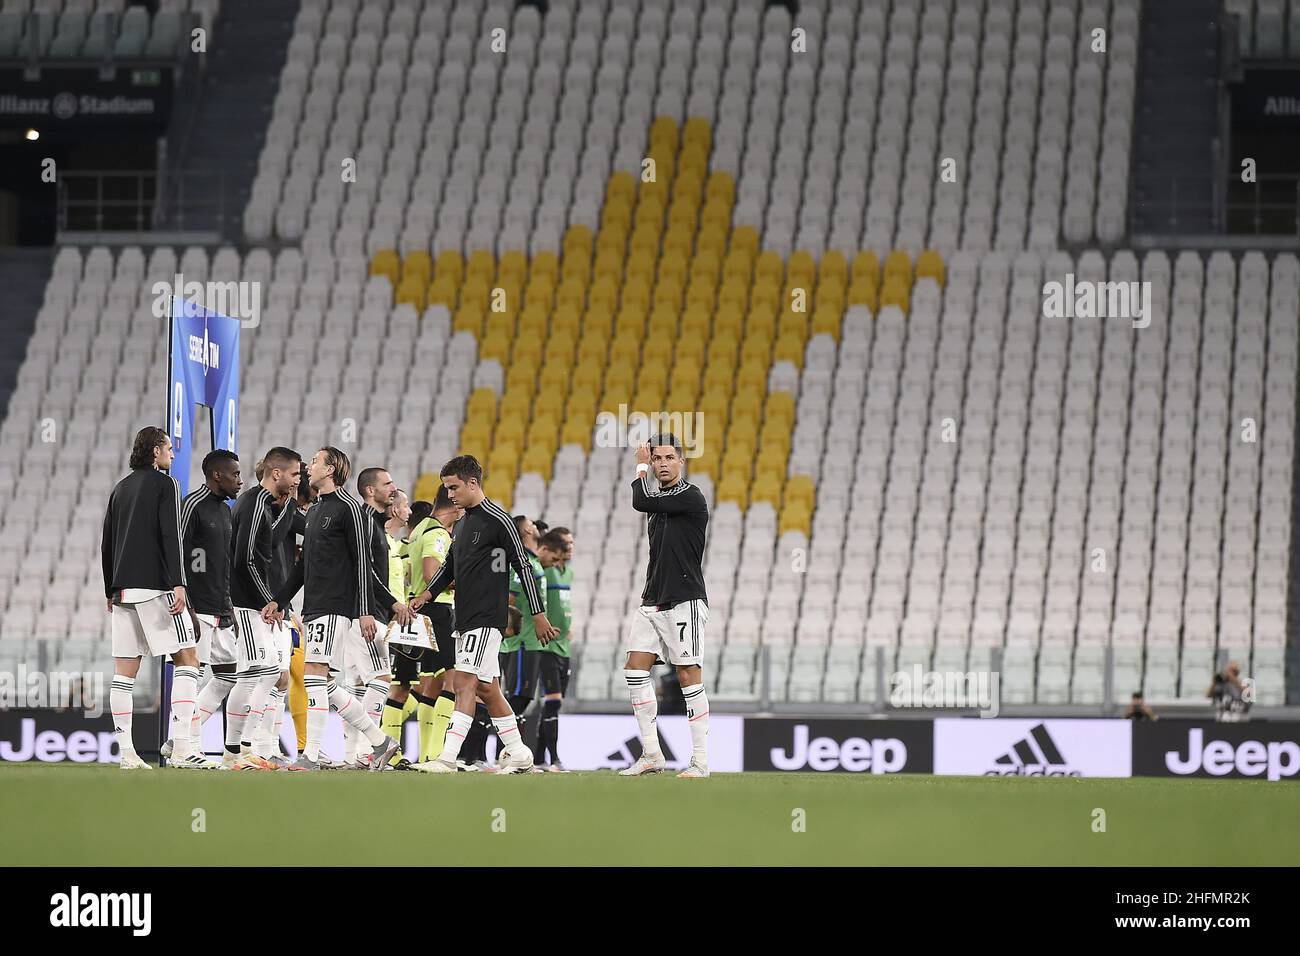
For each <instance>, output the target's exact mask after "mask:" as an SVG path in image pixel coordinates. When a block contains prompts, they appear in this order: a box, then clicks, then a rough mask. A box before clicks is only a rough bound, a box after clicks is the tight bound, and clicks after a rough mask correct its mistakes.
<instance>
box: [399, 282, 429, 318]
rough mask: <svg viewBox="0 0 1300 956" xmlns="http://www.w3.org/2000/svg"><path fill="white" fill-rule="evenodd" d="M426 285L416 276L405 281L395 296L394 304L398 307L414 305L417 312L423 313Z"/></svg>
mask: <svg viewBox="0 0 1300 956" xmlns="http://www.w3.org/2000/svg"><path fill="white" fill-rule="evenodd" d="M424 294H425V285H424V283H423V282H422V281H421V280H420V279H418V278H417V277H415V276H411V277H410V278H408V279H403V280H402V284H401V285H399V286H398V287H397V292H396V294H395V295H394V296H393V302H394V303H395V304H396V305H407V304H410V305H413V306H415V311H416V312H423V311H424V305H425V298H424Z"/></svg>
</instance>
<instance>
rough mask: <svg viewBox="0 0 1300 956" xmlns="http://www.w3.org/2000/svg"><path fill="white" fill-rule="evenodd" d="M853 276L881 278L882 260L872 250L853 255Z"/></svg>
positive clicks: (857, 277) (855, 277)
mask: <svg viewBox="0 0 1300 956" xmlns="http://www.w3.org/2000/svg"><path fill="white" fill-rule="evenodd" d="M853 278H854V279H859V278H874V279H875V280H876V281H877V282H879V280H880V260H879V259H877V258H876V254H875V253H874V252H871V251H870V250H868V251H866V252H859V253H858V254H857V255H856V256H854V257H853Z"/></svg>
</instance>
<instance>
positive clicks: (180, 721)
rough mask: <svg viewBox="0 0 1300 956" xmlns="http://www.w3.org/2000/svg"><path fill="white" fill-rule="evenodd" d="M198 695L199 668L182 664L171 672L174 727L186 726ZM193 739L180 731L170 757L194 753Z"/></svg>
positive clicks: (190, 718) (191, 718) (191, 717)
mask: <svg viewBox="0 0 1300 956" xmlns="http://www.w3.org/2000/svg"><path fill="white" fill-rule="evenodd" d="M198 697H199V669H198V668H197V667H190V666H188V665H184V666H181V667H177V668H176V669H175V670H174V671H173V673H172V719H173V720H174V721H175V722H176V723H175V726H176V727H181V728H188V727H189V726H190V722H191V721H192V720H193V719H194V705H195V702H196V701H197V700H198ZM194 749H195V748H194V741H193V740H191V739H190V737H189V735H188V734H186V733H181V734H180V735H179V736H178V737H177V738H176V739H175V740H173V741H172V759H173V760H175V759H177V758H179V757H185V756H188V755H189V754H192V753H194Z"/></svg>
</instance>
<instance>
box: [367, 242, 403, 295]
mask: <svg viewBox="0 0 1300 956" xmlns="http://www.w3.org/2000/svg"><path fill="white" fill-rule="evenodd" d="M401 273H402V264H401V261H400V260H399V259H398V258H397V250H395V249H380V250H379V251H378V252H376V253H375V257H374V259H372V260H370V274H371V275H372V276H388V281H389V282H391V283H392V284H393V288H397V283H398V281H399V280H400V279H401Z"/></svg>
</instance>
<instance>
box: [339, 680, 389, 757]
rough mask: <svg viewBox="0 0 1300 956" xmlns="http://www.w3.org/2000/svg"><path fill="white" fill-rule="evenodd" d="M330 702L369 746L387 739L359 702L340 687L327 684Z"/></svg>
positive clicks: (377, 744) (374, 745)
mask: <svg viewBox="0 0 1300 956" xmlns="http://www.w3.org/2000/svg"><path fill="white" fill-rule="evenodd" d="M329 694H330V703H331V704H333V705H334V709H335V710H337V711H338V712H339V716H340V717H342V718H343V720H344V721H345V722H346V723H347V724H349V725H351V726H352V727H353V728H354V729H355V730H357V731H358V732H360V734H361V735H362V736H363V737H365V738H366V741H367V742H368V743H369V744H370V746H371V747H378V746H379V745H380V744H382V743H383V742H384V741H386V740H387V739H388V737H386V736H385V735H384V732H383V731H382V730H380V729H379V725H378V724H377V723H375V722H374V721H373V720H371V719H370V718H369V717H368V716H367V715H366V712H365V711H364V710H363V709H362V707H361V702H360V701H358V700H357V699H356V698H355V697H353V696H352V695H351V694H349V693H348V692H347V691H346V690H344V689H343V688H342V687H339V686H338V685H337V684H333V683H331V684H330V685H329Z"/></svg>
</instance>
